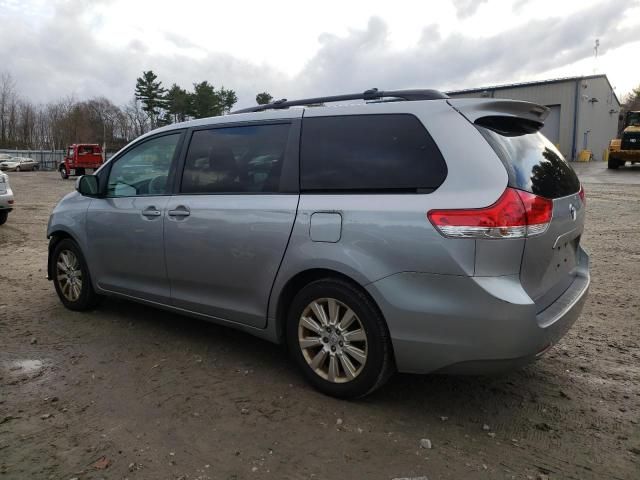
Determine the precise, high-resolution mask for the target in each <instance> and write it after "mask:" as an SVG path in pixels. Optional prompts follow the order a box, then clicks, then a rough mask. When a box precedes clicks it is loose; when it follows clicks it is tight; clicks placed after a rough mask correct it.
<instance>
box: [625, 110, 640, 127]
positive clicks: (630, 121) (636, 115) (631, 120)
mask: <svg viewBox="0 0 640 480" xmlns="http://www.w3.org/2000/svg"><path fill="white" fill-rule="evenodd" d="M627 125H629V126H633V127H640V112H629V116H628V118H627Z"/></svg>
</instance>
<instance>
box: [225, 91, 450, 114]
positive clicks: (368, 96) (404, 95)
mask: <svg viewBox="0 0 640 480" xmlns="http://www.w3.org/2000/svg"><path fill="white" fill-rule="evenodd" d="M381 98H396V99H401V100H406V101H415V100H438V99H443V98H449V97H448V96H447V95H445V94H444V93H442V92H439V91H438V90H426V89H416V90H389V91H382V90H378V89H377V88H372V89H371V90H366V91H365V92H362V93H348V94H345V95H333V96H329V97H315V98H302V99H300V100H287V99H286V98H283V99H280V100H276V101H275V102H271V103H267V104H265V105H256V106H255V107H250V108H243V109H241V110H236V111H234V112H231V113H232V114H233V113H249V112H263V111H265V110H278V109H283V108H289V107H295V106H304V105H313V104H319V103H330V102H344V101H346V100H379V99H381Z"/></svg>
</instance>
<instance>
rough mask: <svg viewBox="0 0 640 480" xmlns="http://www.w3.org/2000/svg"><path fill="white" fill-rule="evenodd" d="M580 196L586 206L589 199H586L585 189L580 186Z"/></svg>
mask: <svg viewBox="0 0 640 480" xmlns="http://www.w3.org/2000/svg"><path fill="white" fill-rule="evenodd" d="M578 195H579V196H580V200H582V205H586V204H587V199H586V198H585V195H584V187H583V186H582V185H580V191H579V192H578Z"/></svg>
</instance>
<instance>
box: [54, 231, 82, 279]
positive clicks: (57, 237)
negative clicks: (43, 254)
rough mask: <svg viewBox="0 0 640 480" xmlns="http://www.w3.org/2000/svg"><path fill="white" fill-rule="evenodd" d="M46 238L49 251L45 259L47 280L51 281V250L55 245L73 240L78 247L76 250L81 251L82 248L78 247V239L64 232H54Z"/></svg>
mask: <svg viewBox="0 0 640 480" xmlns="http://www.w3.org/2000/svg"><path fill="white" fill-rule="evenodd" d="M48 237H49V250H48V257H47V280H51V279H53V250H54V249H55V248H56V245H58V244H59V243H60V242H61V241H62V240H64V239H69V240H73V241H74V242H75V243H76V244H77V245H78V248H80V249H81V248H82V247H81V246H80V245H81V244H80V242H79V241H78V239H77V238H75V237H74V236H73V234H71V233H69V232H68V231H66V230H55V231H53V232H51V233H50V234H49V235H48Z"/></svg>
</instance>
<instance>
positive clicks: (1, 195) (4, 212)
mask: <svg viewBox="0 0 640 480" xmlns="http://www.w3.org/2000/svg"><path fill="white" fill-rule="evenodd" d="M11 210H13V192H12V191H11V187H10V186H9V176H8V175H6V174H4V173H2V172H0V225H3V224H4V223H5V222H6V221H7V217H8V216H9V212H10V211H11Z"/></svg>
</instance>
